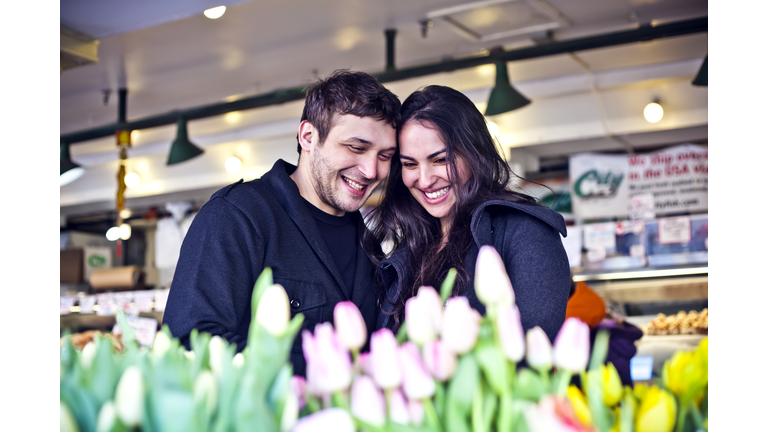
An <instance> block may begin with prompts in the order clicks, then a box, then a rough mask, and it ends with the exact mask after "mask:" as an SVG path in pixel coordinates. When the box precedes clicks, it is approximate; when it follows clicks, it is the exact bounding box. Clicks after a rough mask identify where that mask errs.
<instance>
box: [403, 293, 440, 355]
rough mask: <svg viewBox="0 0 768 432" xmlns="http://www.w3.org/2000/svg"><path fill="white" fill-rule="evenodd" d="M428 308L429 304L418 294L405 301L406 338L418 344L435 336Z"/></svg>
mask: <svg viewBox="0 0 768 432" xmlns="http://www.w3.org/2000/svg"><path fill="white" fill-rule="evenodd" d="M428 308H429V305H428V304H427V303H426V302H425V301H424V300H423V298H421V297H418V296H415V297H411V298H409V299H408V300H406V301H405V330H406V333H407V334H408V340H410V341H411V342H415V343H417V344H419V345H423V344H425V343H427V342H429V341H431V340H433V339H435V337H436V336H437V334H436V333H435V329H434V326H433V325H432V319H431V318H430V316H429V310H428Z"/></svg>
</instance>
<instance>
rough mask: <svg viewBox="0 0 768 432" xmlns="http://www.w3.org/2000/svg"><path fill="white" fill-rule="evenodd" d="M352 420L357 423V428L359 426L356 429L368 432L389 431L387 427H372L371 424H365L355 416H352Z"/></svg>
mask: <svg viewBox="0 0 768 432" xmlns="http://www.w3.org/2000/svg"><path fill="white" fill-rule="evenodd" d="M352 420H353V421H354V422H355V426H357V427H356V428H355V429H357V430H361V431H366V432H387V431H388V429H387V428H386V427H381V426H376V425H372V424H370V423H367V422H364V421H362V420H360V419H358V418H356V417H355V416H352Z"/></svg>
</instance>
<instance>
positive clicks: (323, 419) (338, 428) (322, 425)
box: [293, 408, 355, 432]
mask: <svg viewBox="0 0 768 432" xmlns="http://www.w3.org/2000/svg"><path fill="white" fill-rule="evenodd" d="M317 431H334V432H355V423H354V421H353V420H352V417H351V416H350V415H349V413H348V412H347V411H345V410H343V409H341V408H326V409H324V410H322V411H318V412H316V413H314V414H310V415H308V416H306V417H302V418H300V419H299V420H298V421H297V422H296V424H295V425H294V426H293V432H317Z"/></svg>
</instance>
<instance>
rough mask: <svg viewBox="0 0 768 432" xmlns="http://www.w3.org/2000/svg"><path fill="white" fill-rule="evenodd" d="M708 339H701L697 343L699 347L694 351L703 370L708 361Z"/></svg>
mask: <svg viewBox="0 0 768 432" xmlns="http://www.w3.org/2000/svg"><path fill="white" fill-rule="evenodd" d="M708 339H709V338H704V339H702V340H701V342H699V347H698V348H697V349H696V352H697V353H698V355H699V359H700V361H701V363H702V365H703V366H704V369H707V367H708V361H709V342H707V341H708Z"/></svg>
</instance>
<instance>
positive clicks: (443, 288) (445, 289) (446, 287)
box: [440, 268, 456, 304]
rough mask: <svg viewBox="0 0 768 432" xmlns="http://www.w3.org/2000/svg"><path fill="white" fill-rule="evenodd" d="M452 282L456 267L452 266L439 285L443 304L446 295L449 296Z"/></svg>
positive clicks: (454, 279)
mask: <svg viewBox="0 0 768 432" xmlns="http://www.w3.org/2000/svg"><path fill="white" fill-rule="evenodd" d="M454 282H456V269H453V268H452V269H450V270H448V274H447V275H446V276H445V280H444V281H443V284H442V285H440V298H441V299H442V300H443V304H445V302H446V300H448V297H450V296H451V293H452V292H453V284H454Z"/></svg>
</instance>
